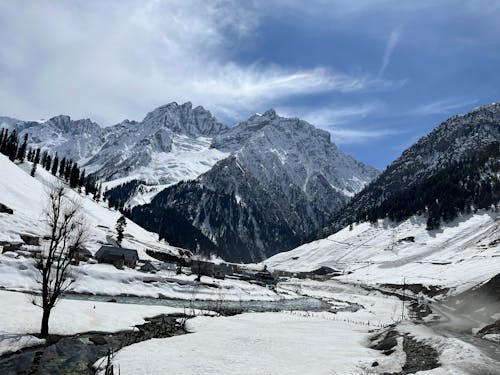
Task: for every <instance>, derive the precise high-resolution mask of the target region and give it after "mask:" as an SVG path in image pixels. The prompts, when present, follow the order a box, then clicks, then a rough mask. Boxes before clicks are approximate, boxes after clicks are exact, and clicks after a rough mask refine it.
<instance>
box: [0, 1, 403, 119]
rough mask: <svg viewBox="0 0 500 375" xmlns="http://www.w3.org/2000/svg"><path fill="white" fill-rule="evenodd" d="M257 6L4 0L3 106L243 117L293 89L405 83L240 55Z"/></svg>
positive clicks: (108, 114) (115, 114)
mask: <svg viewBox="0 0 500 375" xmlns="http://www.w3.org/2000/svg"><path fill="white" fill-rule="evenodd" d="M258 8H259V7H256V6H255V4H254V3H253V2H248V3H246V2H245V3H242V2H237V1H234V2H233V1H226V0H217V1H211V2H199V1H194V0H171V1H168V2H161V1H136V0H128V1H120V2H118V3H117V2H114V1H99V2H88V1H75V2H52V1H25V2H9V1H7V2H0V35H2V43H1V44H0V113H2V114H6V115H11V116H17V117H21V118H24V119H37V118H40V117H44V118H47V117H49V116H52V115H54V114H59V113H68V114H70V115H72V116H73V117H91V118H93V119H96V120H98V121H101V122H103V123H104V124H112V123H115V122H118V121H120V120H122V119H123V118H124V117H128V118H131V119H141V118H142V116H144V114H145V113H146V112H147V111H149V110H151V109H152V108H153V107H154V106H158V105H162V104H165V103H166V102H170V101H173V100H175V101H178V102H184V101H192V102H193V103H195V104H200V105H203V106H205V107H207V108H208V109H211V110H213V111H214V112H215V114H217V115H218V114H220V115H223V116H226V117H238V116H239V114H241V113H246V112H248V111H249V110H256V109H258V108H261V107H262V106H263V105H265V106H271V105H273V103H275V102H279V101H280V100H282V99H284V98H288V97H290V96H293V95H310V94H315V93H324V92H342V93H346V92H356V91H364V90H378V89H383V90H384V89H388V88H392V87H394V86H395V85H398V84H400V83H398V82H396V83H394V82H390V81H386V80H383V79H380V78H377V77H373V76H370V75H369V74H364V73H362V74H355V75H353V74H346V73H340V72H336V71H334V70H332V69H331V68H325V67H321V66H318V67H316V68H308V69H295V68H294V67H291V66H277V65H273V64H243V63H237V62H235V61H236V59H235V58H234V54H235V53H237V49H238V48H240V47H239V46H241V45H244V44H245V42H246V41H248V40H250V39H251V38H252V37H253V35H254V34H255V33H256V32H257V30H258V28H259V24H260V22H261V17H262V14H261V13H260V12H259V9H258ZM267 103H268V104H267Z"/></svg>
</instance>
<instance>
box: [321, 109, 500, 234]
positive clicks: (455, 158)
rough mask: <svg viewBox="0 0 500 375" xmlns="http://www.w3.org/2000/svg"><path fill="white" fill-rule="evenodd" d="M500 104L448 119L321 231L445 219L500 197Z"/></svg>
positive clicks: (432, 225) (432, 224) (430, 224)
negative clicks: (424, 217)
mask: <svg viewBox="0 0 500 375" xmlns="http://www.w3.org/2000/svg"><path fill="white" fill-rule="evenodd" d="M499 160H500V103H494V104H491V105H487V106H483V107H480V108H477V109H475V110H473V111H472V112H470V113H468V114H466V115H463V116H454V117H452V118H450V119H449V120H447V121H445V122H443V123H442V124H441V125H439V126H438V127H437V128H436V129H434V130H433V131H432V132H431V133H430V134H429V135H427V136H425V137H423V138H421V139H420V140H419V141H418V142H417V143H416V144H414V145H413V146H412V147H410V148H409V149H407V150H406V151H404V152H403V153H402V155H401V156H400V157H399V158H398V159H397V160H396V161H394V162H393V163H392V164H391V165H389V167H388V168H387V169H386V170H385V171H384V172H383V173H382V174H381V175H380V176H378V178H376V179H375V180H373V181H372V182H371V183H370V184H369V185H367V186H366V188H364V189H363V190H362V191H361V192H360V193H358V194H357V195H356V196H355V197H354V198H353V199H352V201H351V202H349V204H348V205H347V206H346V207H345V208H344V209H343V210H342V211H341V212H339V213H338V214H337V215H336V216H335V218H334V219H333V221H332V223H331V224H330V225H328V226H327V227H326V228H324V229H323V230H322V231H320V232H319V233H317V235H316V238H322V237H325V236H328V235H330V234H332V233H335V232H336V231H338V230H340V229H342V228H343V227H345V226H346V225H348V224H350V223H353V222H355V221H364V220H372V221H373V220H376V219H377V218H383V217H389V218H391V219H394V220H403V219H406V218H408V217H410V216H411V215H413V214H418V213H424V214H426V215H427V217H428V227H429V229H432V228H436V227H438V226H439V221H440V219H444V220H445V221H446V220H452V219H453V218H454V217H456V215H457V214H458V213H459V212H466V211H468V210H469V209H470V208H474V207H475V208H484V207H488V206H489V205H491V204H495V203H497V202H498V201H499V199H500V181H499V176H500V161H499Z"/></svg>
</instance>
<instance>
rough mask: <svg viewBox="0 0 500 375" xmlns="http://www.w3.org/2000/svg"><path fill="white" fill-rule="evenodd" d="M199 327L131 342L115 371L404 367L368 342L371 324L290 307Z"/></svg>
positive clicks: (199, 322) (205, 320)
mask: <svg viewBox="0 0 500 375" xmlns="http://www.w3.org/2000/svg"><path fill="white" fill-rule="evenodd" d="M188 329H189V330H190V331H192V332H193V333H191V334H188V335H183V336H176V337H171V338H168V339H152V340H148V341H144V342H141V343H137V344H134V345H131V346H129V347H126V348H124V349H122V350H120V351H119V352H118V354H117V355H116V357H115V360H114V362H115V371H118V368H119V369H120V373H121V374H123V375H126V374H158V375H160V374H165V373H167V372H168V374H193V375H194V374H200V375H201V374H242V375H243V374H273V375H278V374H290V375H291V374H316V375H319V374H363V373H370V372H369V371H370V369H371V364H372V363H373V362H374V361H378V362H379V363H380V365H379V367H378V368H377V371H379V370H381V369H384V370H385V371H398V370H400V369H401V366H400V364H398V363H393V362H394V361H393V360H392V358H388V357H386V356H384V355H383V354H382V353H380V352H377V351H375V350H372V349H369V348H367V347H366V344H367V337H368V332H367V331H368V328H367V327H362V326H358V325H355V324H348V323H345V322H338V321H333V320H328V319H325V318H323V317H315V316H314V317H305V316H300V315H294V314H290V313H260V314H242V315H238V316H233V317H225V318H210V317H197V318H194V319H192V320H190V321H188Z"/></svg>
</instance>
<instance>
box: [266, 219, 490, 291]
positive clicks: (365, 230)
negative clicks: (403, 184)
mask: <svg viewBox="0 0 500 375" xmlns="http://www.w3.org/2000/svg"><path fill="white" fill-rule="evenodd" d="M425 227H426V224H425V220H424V219H423V218H421V217H413V218H411V219H409V220H406V221H404V222H402V223H400V224H397V225H395V224H393V223H389V222H387V221H382V220H380V221H379V222H378V223H376V224H370V223H360V224H358V225H354V226H353V227H352V230H350V229H349V227H346V228H344V229H343V230H341V231H339V232H337V233H335V234H333V235H331V236H329V237H328V238H325V239H322V240H318V241H314V242H311V243H308V244H305V245H302V246H300V247H298V248H296V249H294V250H291V251H288V252H284V253H280V254H277V255H275V256H273V257H271V258H269V259H267V260H265V261H264V262H263V264H266V265H267V266H268V267H270V268H273V269H280V270H286V271H311V270H314V269H317V268H319V267H321V266H328V267H331V268H334V269H337V270H341V271H343V272H344V275H342V276H340V277H338V279H339V280H343V281H348V282H354V283H363V284H383V283H394V284H403V279H405V282H406V283H407V284H415V283H421V284H423V285H436V286H441V287H448V288H451V289H452V292H453V293H459V292H461V291H464V290H466V289H468V288H471V287H473V286H475V285H478V284H481V283H482V282H484V281H487V280H489V279H490V278H492V277H493V276H495V275H496V274H498V273H499V272H500V241H499V239H500V218H499V216H498V213H497V212H495V211H487V212H485V211H482V212H479V213H477V214H471V215H468V216H462V217H460V218H458V219H456V220H455V221H453V222H452V223H448V224H443V226H442V228H441V229H440V230H434V231H427V230H426V229H425Z"/></svg>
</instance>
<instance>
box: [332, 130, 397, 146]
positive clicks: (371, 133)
mask: <svg viewBox="0 0 500 375" xmlns="http://www.w3.org/2000/svg"><path fill="white" fill-rule="evenodd" d="M330 133H331V134H332V141H333V142H334V143H336V144H339V145H345V144H362V143H368V142H371V141H374V140H378V139H382V138H386V137H390V136H394V135H397V134H402V133H403V132H402V131H401V130H396V129H347V128H337V127H335V128H333V129H331V130H330Z"/></svg>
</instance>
